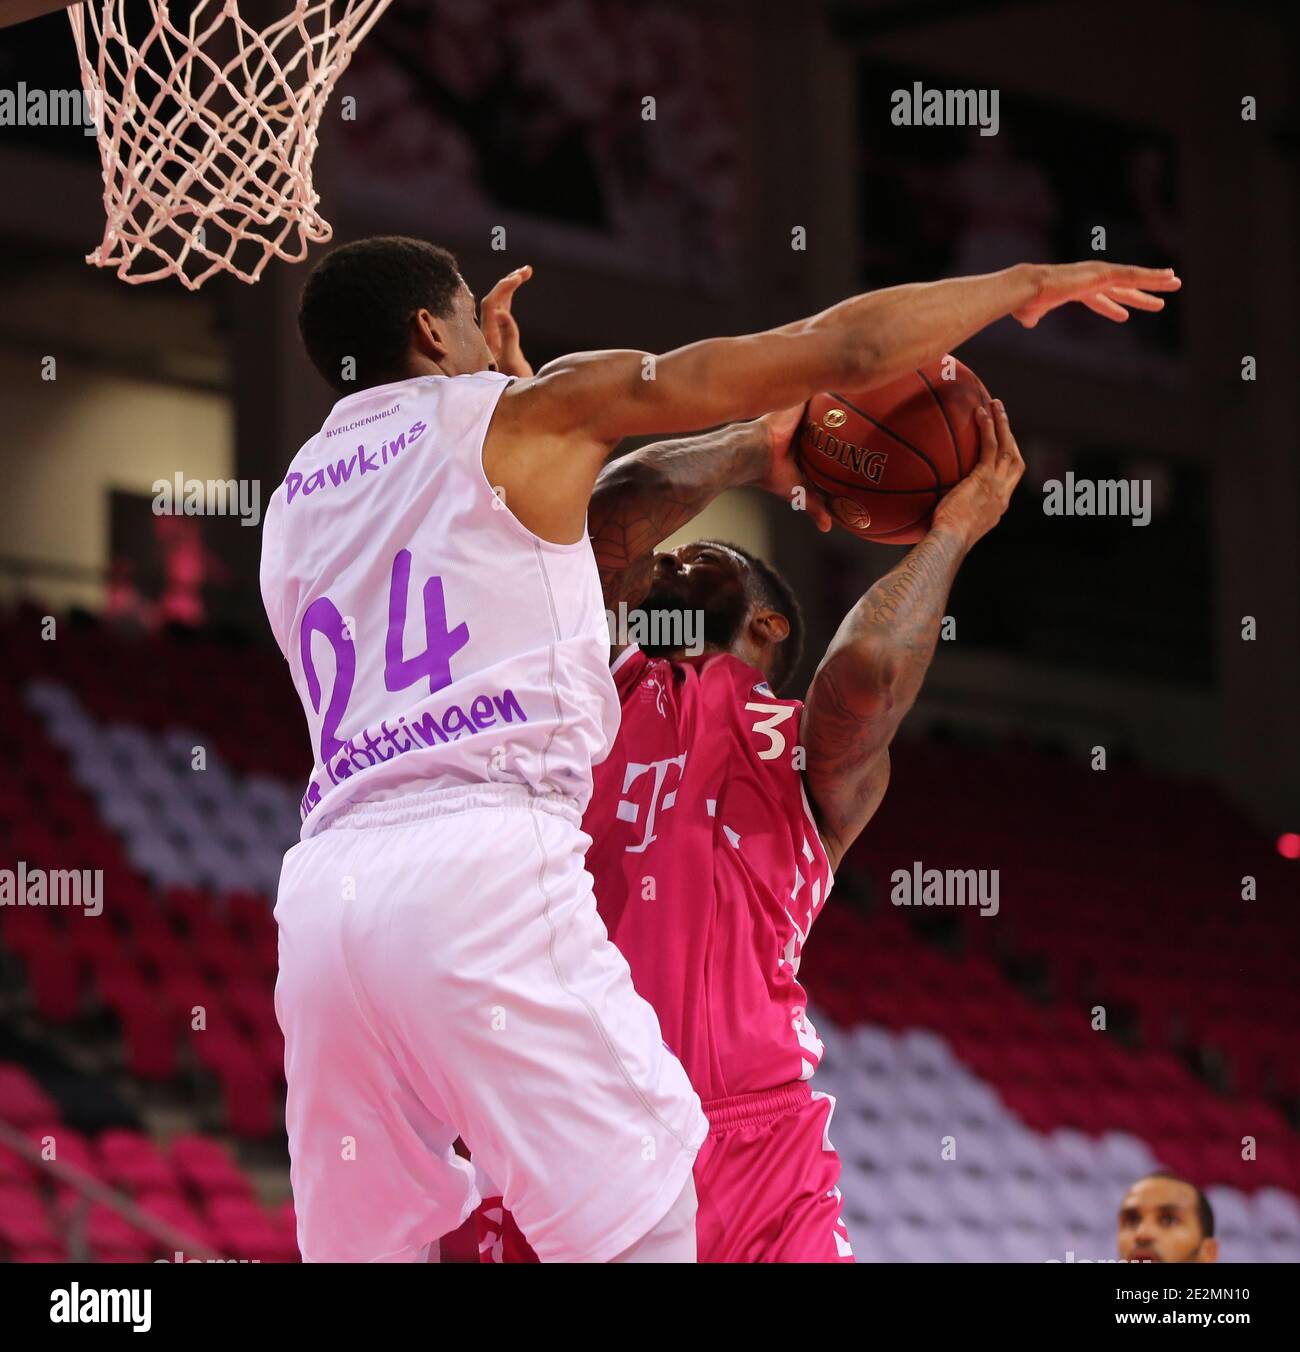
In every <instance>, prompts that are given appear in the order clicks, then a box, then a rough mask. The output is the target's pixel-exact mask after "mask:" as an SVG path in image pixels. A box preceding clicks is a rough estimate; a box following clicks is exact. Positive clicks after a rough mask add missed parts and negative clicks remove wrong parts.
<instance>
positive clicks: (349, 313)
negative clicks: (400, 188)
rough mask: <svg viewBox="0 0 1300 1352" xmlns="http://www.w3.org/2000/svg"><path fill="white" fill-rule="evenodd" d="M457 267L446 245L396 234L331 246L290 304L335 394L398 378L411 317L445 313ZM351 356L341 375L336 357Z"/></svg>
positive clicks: (313, 357)
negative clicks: (349, 369)
mask: <svg viewBox="0 0 1300 1352" xmlns="http://www.w3.org/2000/svg"><path fill="white" fill-rule="evenodd" d="M460 285H461V276H460V268H459V266H458V265H457V263H456V260H455V258H454V257H453V256H452V255H451V254H449V253H448V252H447V250H446V249H440V248H439V247H438V246H437V245H436V244H428V243H426V242H425V241H424V240H422V239H409V238H407V237H406V236H404V235H375V236H373V237H372V238H370V239H359V240H357V241H356V242H355V243H353V244H344V245H341V246H340V247H339V248H337V249H334V250H332V251H331V252H330V253H328V254H326V255H325V257H324V258H322V259H321V261H320V262H319V263H317V264H316V266H315V267H314V268H313V269H312V271H311V275H310V276H309V277H308V278H307V282H306V285H304V287H303V289H302V297H301V299H300V301H299V303H298V332H299V333H300V334H301V335H302V341H303V346H304V347H305V348H306V349H307V355H308V356H309V357H310V358H311V361H312V365H313V366H314V367H315V368H316V369H317V370H318V371H319V372H320V373H321V375H322V376H323V377H324V378H325V380H326V381H327V382H328V383H329V384H330V385H332V386H333V387H334V389H336V390H338V391H339V392H340V393H341V394H347V393H348V392H349V391H353V390H364V389H365V388H366V387H367V386H369V385H383V384H386V383H387V382H389V381H392V380H401V379H402V377H403V375H404V374H405V371H406V354H407V350H408V348H409V346H410V341H411V317H412V316H413V315H414V314H415V313H416V311H417V310H421V309H425V310H428V311H429V312H430V314H435V315H437V316H438V317H439V318H441V319H445V318H447V317H448V316H449V315H450V314H451V312H452V305H453V303H454V301H455V298H456V292H457V291H458V290H459V289H460ZM347 357H351V358H353V359H354V360H355V361H356V372H355V377H354V379H352V380H345V379H344V378H343V362H344V359H345V358H347Z"/></svg>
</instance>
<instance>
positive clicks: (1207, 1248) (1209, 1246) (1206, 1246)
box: [1201, 1239, 1219, 1263]
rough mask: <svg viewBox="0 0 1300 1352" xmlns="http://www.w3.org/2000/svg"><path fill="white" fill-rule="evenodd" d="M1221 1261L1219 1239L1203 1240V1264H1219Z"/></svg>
mask: <svg viewBox="0 0 1300 1352" xmlns="http://www.w3.org/2000/svg"><path fill="white" fill-rule="evenodd" d="M1218 1261H1219V1241H1218V1240H1217V1239H1203V1240H1201V1262H1202V1263H1217V1262H1218Z"/></svg>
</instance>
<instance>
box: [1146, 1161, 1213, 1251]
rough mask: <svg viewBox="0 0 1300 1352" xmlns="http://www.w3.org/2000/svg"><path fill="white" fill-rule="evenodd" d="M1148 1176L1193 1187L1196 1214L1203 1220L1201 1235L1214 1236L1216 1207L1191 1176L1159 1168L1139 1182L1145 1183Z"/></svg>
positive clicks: (1210, 1237)
mask: <svg viewBox="0 0 1300 1352" xmlns="http://www.w3.org/2000/svg"><path fill="white" fill-rule="evenodd" d="M1148 1178H1167V1179H1168V1180H1169V1181H1170V1182H1171V1183H1184V1184H1186V1185H1187V1186H1188V1187H1189V1188H1191V1190H1192V1191H1193V1192H1194V1193H1195V1194H1196V1216H1197V1219H1198V1220H1199V1221H1200V1222H1201V1236H1202V1238H1204V1239H1213V1238H1214V1208H1213V1207H1212V1206H1211V1205H1210V1199H1209V1198H1208V1197H1207V1196H1206V1195H1205V1194H1204V1193H1203V1192H1202V1191H1201V1190H1200V1188H1198V1187H1197V1186H1196V1184H1195V1183H1193V1182H1192V1180H1191V1179H1190V1178H1184V1177H1183V1176H1182V1174H1171V1173H1170V1172H1169V1171H1168V1170H1166V1169H1157V1170H1156V1172H1155V1173H1153V1174H1143V1175H1142V1177H1141V1178H1139V1179H1138V1182H1139V1183H1145V1182H1146V1181H1147V1179H1148Z"/></svg>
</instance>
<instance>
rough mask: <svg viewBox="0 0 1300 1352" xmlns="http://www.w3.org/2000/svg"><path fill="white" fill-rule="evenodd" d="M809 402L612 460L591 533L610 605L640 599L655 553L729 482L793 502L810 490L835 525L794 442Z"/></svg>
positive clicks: (822, 522) (822, 517)
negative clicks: (808, 480) (802, 466)
mask: <svg viewBox="0 0 1300 1352" xmlns="http://www.w3.org/2000/svg"><path fill="white" fill-rule="evenodd" d="M802 416H803V406H802V405H796V406H795V407H794V408H787V409H781V410H780V411H778V412H776V413H769V414H766V415H765V416H764V417H762V418H756V419H754V420H753V421H751V422H743V423H732V424H731V425H729V426H727V427H721V428H718V429H717V430H716V431H713V432H704V433H701V434H700V435H699V436H694V437H681V438H676V439H674V440H672V441H657V442H655V443H653V444H652V445H650V446H642V447H640V448H639V449H638V450H635V451H629V452H628V454H627V455H621V456H619V457H618V459H617V460H611V461H609V463H608V464H606V465H605V467H604V469H602V470H601V472H600V477H599V478H598V479H597V480H596V487H595V490H594V492H593V493H592V495H591V505H590V507H589V508H588V509H587V533H588V534H589V535H590V537H591V545H592V549H593V550H594V551H595V554H596V566H597V567H598V568H599V569H600V583H601V589H602V591H603V592H604V595H605V604H606V606H610V607H612V606H615V605H617V604H618V602H620V601H626V602H628V603H629V604H635V603H636V602H638V601H640V600H641V598H642V597H643V596H645V594H646V592H647V591H648V590H649V587H650V579H651V573H652V570H653V568H654V551H655V548H656V546H658V545H659V544H660V543H661V542H662V541H664V540H666V539H667V538H668V536H670V535H672V534H673V532H674V531H677V530H680V529H681V528H682V527H683V526H685V525H686V524H687V522H689V521H691V520H692V519H693V518H695V517H697V516H698V515H699V514H700V513H701V512H702V511H703V510H704V509H705V508H706V507H707V506H708V505H709V503H711V502H712V501H713V500H714V499H715V498H717V497H718V496H719V495H720V494H722V493H725V492H726V491H727V490H728V489H730V488H744V487H753V488H761V489H765V490H766V491H768V492H770V493H775V494H776V495H777V496H779V497H782V498H784V499H785V500H786V501H787V502H791V501H792V500H793V495H794V492H795V490H796V489H797V488H800V487H803V488H804V490H805V494H806V498H805V502H806V508H807V513H808V515H809V517H810V518H811V519H812V520H813V522H814V524H815V525H816V526H817V527H818V529H820V530H823V531H826V530H830V528H831V515H830V513H829V512H828V511H827V510H826V507H825V505H824V504H823V503H822V501H821V499H820V497H819V496H818V494H817V492H816V490H815V489H810V488H808V487H807V486H806V485H805V484H804V482H803V475H802V473H801V471H800V469H799V465H798V462H797V461H796V460H795V457H794V452H793V447H792V444H791V443H792V440H793V437H794V433H795V431H796V429H797V428H798V426H799V420H800V418H801V417H802Z"/></svg>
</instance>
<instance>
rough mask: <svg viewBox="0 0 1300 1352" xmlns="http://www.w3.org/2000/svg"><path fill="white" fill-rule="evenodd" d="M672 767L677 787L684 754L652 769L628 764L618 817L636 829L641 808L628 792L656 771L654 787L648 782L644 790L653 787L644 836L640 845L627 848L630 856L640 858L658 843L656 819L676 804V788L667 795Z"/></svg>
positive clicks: (651, 765) (661, 762)
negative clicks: (647, 848) (640, 780)
mask: <svg viewBox="0 0 1300 1352" xmlns="http://www.w3.org/2000/svg"><path fill="white" fill-rule="evenodd" d="M673 765H675V766H676V767H677V774H676V776H675V777H674V779H673V784H674V786H676V785H677V784H680V783H681V781H682V775H683V774H684V773H685V771H686V752H685V751H683V752H682V754H681V755H680V756H673V757H672V758H671V759H669V760H657V761H651V762H650V763H649V765H638V764H637V763H636V762H635V761H629V762H628V767H627V769H626V770H625V771H624V772H623V797H622V798H620V799H619V800H618V810H617V812H616V814H615V815H616V816H617V817H618V819H619V821H621V822H632V823H633V824H634V825H635V823H636V822H638V821H640V820H641V804H640V803H638V802H636V801H634V800H633V799H632V798H630V797H628V791H629V790H630V789H631V787H632V785H633V784H635V783H636V782H637V780H639V779H641V778H642V776H644V775H645V774H646V773H647V772H648V771H651V770H653V771H654V780H653V783H651V781H649V780H645V781H644V784H643V786H644V785H649V786H650V795H649V802H648V803H646V805H645V807H646V814H645V834H644V835H643V836H642V837H641V843H640V844H639V845H628V846H626V847H625V848H626V850H627V851H628V853H629V854H640V853H641V852H642V851H643V850H645V849H646V847H647V846H648V845H650V843H651V842H652V841H653V840H654V839H655V819H656V817H658V815H659V813H660V812H667V811H668V809H669V808H670V807H672V805H673V804H674V803H675V802H676V801H677V789H676V787H673V788H671V789H669V790H668V791H667V792H666V793H665V792H664V787H665V784H666V782H667V779H668V769H669V767H670V766H673Z"/></svg>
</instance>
